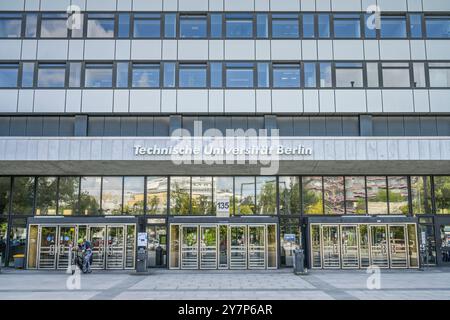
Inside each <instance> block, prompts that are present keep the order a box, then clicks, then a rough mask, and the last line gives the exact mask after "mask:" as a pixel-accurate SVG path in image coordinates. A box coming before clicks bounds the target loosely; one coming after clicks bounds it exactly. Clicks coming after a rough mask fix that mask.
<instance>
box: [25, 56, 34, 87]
mask: <svg viewBox="0 0 450 320" xmlns="http://www.w3.org/2000/svg"><path fill="white" fill-rule="evenodd" d="M33 85H34V62H24V63H23V64H22V88H32V87H33Z"/></svg>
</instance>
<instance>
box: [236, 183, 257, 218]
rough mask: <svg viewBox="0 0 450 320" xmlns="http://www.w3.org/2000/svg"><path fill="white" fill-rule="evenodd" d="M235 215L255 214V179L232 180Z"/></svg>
mask: <svg viewBox="0 0 450 320" xmlns="http://www.w3.org/2000/svg"><path fill="white" fill-rule="evenodd" d="M234 190H235V199H236V202H235V206H236V212H235V214H236V215H248V214H255V205H256V204H255V177H236V178H235V179H234Z"/></svg>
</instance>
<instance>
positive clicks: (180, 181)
mask: <svg viewBox="0 0 450 320" xmlns="http://www.w3.org/2000/svg"><path fill="white" fill-rule="evenodd" d="M190 183H191V178H190V177H171V178H170V214H189V213H190V211H191V208H190V205H191V195H190V191H191V185H190Z"/></svg>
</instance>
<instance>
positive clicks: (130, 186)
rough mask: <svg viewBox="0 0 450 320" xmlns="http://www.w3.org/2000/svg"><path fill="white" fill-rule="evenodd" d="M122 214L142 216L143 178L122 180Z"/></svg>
mask: <svg viewBox="0 0 450 320" xmlns="http://www.w3.org/2000/svg"><path fill="white" fill-rule="evenodd" d="M123 213H124V214H130V215H134V214H144V177H125V178H124V180H123Z"/></svg>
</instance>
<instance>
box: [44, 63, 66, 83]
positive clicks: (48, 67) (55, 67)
mask: <svg viewBox="0 0 450 320" xmlns="http://www.w3.org/2000/svg"><path fill="white" fill-rule="evenodd" d="M65 83H66V65H65V64H39V69H38V81H37V86H38V87H39V88H64V86H65Z"/></svg>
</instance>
